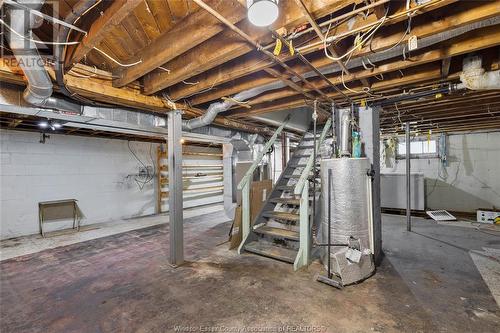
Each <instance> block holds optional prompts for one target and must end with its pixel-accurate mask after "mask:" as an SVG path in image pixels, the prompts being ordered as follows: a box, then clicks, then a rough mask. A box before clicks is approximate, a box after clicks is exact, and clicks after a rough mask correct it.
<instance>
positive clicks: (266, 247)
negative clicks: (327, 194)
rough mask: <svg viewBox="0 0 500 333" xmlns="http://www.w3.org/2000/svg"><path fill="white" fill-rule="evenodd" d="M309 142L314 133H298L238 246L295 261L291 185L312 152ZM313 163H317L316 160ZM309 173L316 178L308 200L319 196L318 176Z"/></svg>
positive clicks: (296, 224)
mask: <svg viewBox="0 0 500 333" xmlns="http://www.w3.org/2000/svg"><path fill="white" fill-rule="evenodd" d="M321 131H322V128H321V127H318V129H317V135H316V138H317V140H318V141H319V140H320V133H321ZM313 142H314V135H313V133H312V131H311V130H309V131H308V132H306V133H305V135H304V136H303V137H302V139H301V141H300V143H299V145H298V146H297V149H296V150H295V152H294V154H293V155H292V157H291V158H290V160H289V161H288V163H287V166H286V168H285V170H283V172H282V174H281V176H280V178H279V179H278V181H277V182H276V184H275V186H274V188H273V190H272V192H271V194H270V196H269V199H268V200H267V201H266V202H265V203H264V205H263V206H262V210H261V212H260V213H259V215H258V216H257V217H256V219H255V221H252V222H253V223H252V225H251V231H250V233H249V235H248V237H247V238H246V239H245V240H244V244H243V245H242V246H241V249H242V250H244V251H247V252H251V253H255V254H258V255H261V256H265V257H269V258H273V259H276V260H280V261H284V262H287V263H291V264H293V263H294V262H295V261H296V258H297V254H298V251H299V246H300V244H299V243H300V220H301V219H300V214H299V212H300V205H301V198H300V196H297V195H296V194H294V189H295V185H296V184H297V182H298V181H299V178H300V177H301V175H302V173H303V171H304V168H305V167H306V166H307V161H308V160H309V157H310V156H312V155H313V149H314V146H313ZM316 166H317V167H319V165H318V164H317V165H316ZM312 170H314V168H312ZM313 174H314V173H313V172H312V171H311V172H310V174H309V182H311V183H312V181H316V192H315V193H313V190H312V189H313V186H309V203H311V202H312V200H319V195H320V193H321V189H320V184H319V179H314V180H313V179H312V177H313ZM308 206H309V205H308ZM310 213H311V211H309V214H310ZM307 223H308V222H307Z"/></svg>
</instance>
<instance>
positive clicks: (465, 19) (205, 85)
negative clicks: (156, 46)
mask: <svg viewBox="0 0 500 333" xmlns="http://www.w3.org/2000/svg"><path fill="white" fill-rule="evenodd" d="M473 5H475V7H474V6H471V4H470V3H466V4H462V3H461V4H459V5H457V6H456V7H455V8H453V9H452V10H450V11H449V13H448V14H447V16H446V17H445V18H443V19H442V20H439V21H435V22H433V23H432V24H429V22H428V21H425V20H423V21H424V22H423V23H421V24H418V22H416V23H414V25H413V27H412V35H416V36H417V37H418V38H423V37H428V36H430V35H433V34H437V33H440V32H443V31H446V30H448V29H450V24H456V26H460V25H463V24H467V23H471V22H475V21H478V20H482V19H486V18H489V17H491V16H494V15H496V14H497V13H498V10H497V7H498V4H495V3H492V2H480V3H476V4H473ZM471 8H472V9H471ZM495 10H496V12H495ZM414 22H415V19H414ZM450 22H451V23H450ZM402 27H403V26H402V25H401V26H399V28H398V29H396V27H394V29H391V31H392V32H390V33H389V34H387V33H385V34H383V35H384V38H382V39H378V37H377V35H376V36H375V37H374V40H375V39H377V40H378V41H377V43H376V44H373V45H372V49H373V51H375V52H380V51H383V50H384V49H387V48H389V47H391V46H392V45H394V44H395V43H397V42H398V41H399V40H400V39H401V28H402ZM370 52H371V51H370V49H369V48H367V47H366V48H364V49H362V50H361V51H357V52H355V53H354V55H353V58H356V57H361V56H365V55H368V54H370ZM289 58H291V57H289ZM311 63H312V64H313V65H314V66H315V67H316V68H322V67H325V66H328V65H330V64H331V60H329V59H327V58H326V57H320V58H318V59H314V60H311ZM267 66H269V62H266V61H263V59H262V58H259V57H255V58H251V57H248V58H244V59H242V60H241V61H239V62H234V63H230V64H227V65H223V66H222V67H219V68H217V69H215V70H213V71H209V72H206V73H203V74H202V75H200V76H197V77H194V78H193V79H194V80H195V81H198V84H196V85H195V86H191V85H190V86H187V85H176V86H173V87H171V88H170V89H169V95H170V97H171V98H172V99H174V100H177V99H179V98H183V97H185V96H188V95H191V94H194V93H196V92H199V91H202V90H205V89H210V88H214V87H215V86H218V85H220V84H222V83H224V82H229V81H232V80H234V79H237V78H241V77H243V76H245V75H248V74H250V73H253V72H255V71H258V70H262V69H263V68H265V67H267ZM292 67H293V68H294V70H296V71H297V72H299V73H305V72H307V71H309V69H308V68H307V67H306V66H304V65H303V64H298V65H292ZM270 82H273V80H272V79H269V81H268V82H265V83H263V84H266V83H270ZM238 89H239V88H238V85H237V84H231V85H229V84H228V86H227V87H226V86H222V87H220V86H219V87H217V89H213V90H211V91H209V92H207V93H205V94H200V95H197V96H196V97H195V98H192V99H191V100H190V102H191V103H192V105H197V104H202V103H205V102H208V101H211V100H215V99H218V98H220V97H221V96H228V95H230V94H234V93H237V92H239V91H241V90H238ZM243 90H244V89H243ZM219 91H223V93H222V94H221V95H219V94H218V93H219Z"/></svg>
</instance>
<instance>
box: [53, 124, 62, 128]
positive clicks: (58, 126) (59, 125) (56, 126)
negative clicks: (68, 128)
mask: <svg viewBox="0 0 500 333" xmlns="http://www.w3.org/2000/svg"><path fill="white" fill-rule="evenodd" d="M52 125H53V126H54V127H55V128H61V127H62V125H61V124H59V123H53V124H52Z"/></svg>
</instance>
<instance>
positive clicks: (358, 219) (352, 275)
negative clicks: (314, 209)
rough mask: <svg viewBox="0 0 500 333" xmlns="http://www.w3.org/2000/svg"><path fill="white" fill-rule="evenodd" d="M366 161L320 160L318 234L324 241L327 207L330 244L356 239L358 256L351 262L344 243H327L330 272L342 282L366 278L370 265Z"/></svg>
mask: <svg viewBox="0 0 500 333" xmlns="http://www.w3.org/2000/svg"><path fill="white" fill-rule="evenodd" d="M329 170H331V175H332V177H331V189H330V195H328V192H329V187H328V173H329ZM370 170H371V165H370V161H369V160H368V159H367V158H335V159H324V160H322V161H321V191H322V193H321V194H322V196H321V197H322V202H321V215H320V225H319V232H318V238H319V241H320V243H322V244H327V243H328V210H329V209H330V216H331V222H330V224H331V228H330V232H331V244H347V243H349V240H350V239H352V238H354V239H356V240H358V241H359V245H360V249H359V250H360V252H362V254H363V255H362V258H361V260H360V261H358V262H353V261H351V260H350V259H349V257H348V254H349V252H348V250H349V248H348V247H346V246H334V247H331V250H330V257H331V260H332V268H333V271H334V273H336V274H337V275H339V276H341V277H342V280H343V281H344V284H349V283H353V282H356V281H358V280H361V279H363V278H366V277H367V276H369V275H370V274H371V273H372V272H373V269H374V265H373V258H372V255H371V249H372V246H373V244H371V243H372V242H371V221H372V220H371V217H372V209H371V193H370V191H371V188H370V183H369V182H370V181H371V179H370V177H369V176H368V174H369V172H370ZM321 257H322V258H321V259H322V262H323V263H324V264H325V265H326V263H327V259H328V252H327V247H326V246H322V254H321Z"/></svg>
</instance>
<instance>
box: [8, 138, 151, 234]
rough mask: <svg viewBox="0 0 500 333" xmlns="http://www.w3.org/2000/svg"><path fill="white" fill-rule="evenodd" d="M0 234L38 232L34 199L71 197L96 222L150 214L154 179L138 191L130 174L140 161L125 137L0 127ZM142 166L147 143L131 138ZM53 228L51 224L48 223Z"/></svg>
mask: <svg viewBox="0 0 500 333" xmlns="http://www.w3.org/2000/svg"><path fill="white" fill-rule="evenodd" d="M0 139H1V149H0V156H1V166H0V181H1V197H0V200H1V201H0V204H1V207H0V208H1V215H0V216H1V221H0V222H1V223H0V237H1V238H2V239H4V238H10V237H15V236H20V235H27V234H34V233H38V230H39V229H38V202H40V201H48V200H58V199H68V198H75V199H77V200H78V205H79V208H80V210H81V211H82V213H83V214H84V219H83V220H82V224H90V223H99V222H105V221H110V220H116V219H123V218H128V217H133V216H141V215H148V214H153V213H154V212H155V202H156V201H155V198H156V196H155V185H154V184H155V183H154V181H153V182H151V183H148V184H146V185H145V186H144V188H143V189H142V190H140V189H139V188H138V186H137V184H136V183H135V181H134V179H133V176H130V175H134V174H137V172H138V168H139V165H140V163H139V162H138V161H137V160H136V159H135V158H134V157H133V156H132V154H131V153H130V151H129V149H128V147H127V141H123V140H110V139H98V138H87V137H78V136H68V135H57V134H50V139H47V140H46V143H45V144H41V143H39V140H40V135H39V134H38V133H31V132H21V131H11V130H0ZM130 145H131V147H132V149H133V150H134V151H135V152H136V154H137V155H138V157H139V158H140V159H141V160H143V162H144V163H145V164H146V165H152V162H151V158H150V157H149V147H150V145H151V149H152V154H153V159H154V158H155V155H154V154H155V152H156V144H150V143H140V142H131V143H130ZM49 227H52V225H49Z"/></svg>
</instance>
